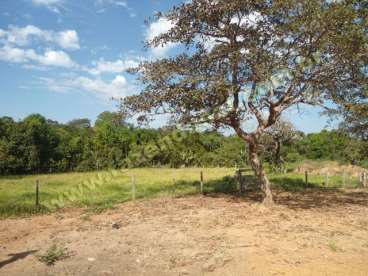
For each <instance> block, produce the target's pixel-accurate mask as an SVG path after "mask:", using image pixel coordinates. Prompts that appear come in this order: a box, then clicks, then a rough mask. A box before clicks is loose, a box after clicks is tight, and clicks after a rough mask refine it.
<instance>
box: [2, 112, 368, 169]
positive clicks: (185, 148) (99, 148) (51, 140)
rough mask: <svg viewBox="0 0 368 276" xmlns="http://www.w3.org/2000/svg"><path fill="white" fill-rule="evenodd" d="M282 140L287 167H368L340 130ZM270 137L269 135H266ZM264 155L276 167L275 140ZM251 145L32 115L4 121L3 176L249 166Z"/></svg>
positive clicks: (109, 121)
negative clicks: (307, 163) (319, 163)
mask: <svg viewBox="0 0 368 276" xmlns="http://www.w3.org/2000/svg"><path fill="white" fill-rule="evenodd" d="M297 134H298V135H296V136H295V138H294V139H287V140H285V141H283V144H282V147H281V149H280V157H281V158H282V160H283V162H296V161H300V160H303V159H312V160H336V161H340V162H343V163H352V164H357V165H362V166H365V167H366V166H368V142H367V141H363V140H359V139H356V138H353V137H350V136H349V135H348V134H346V133H344V132H342V131H339V130H333V131H326V130H323V131H321V132H320V133H314V134H307V135H306V134H304V133H302V132H297ZM266 135H267V134H266ZM263 140H264V141H263V146H262V147H261V149H260V150H261V151H262V152H261V156H262V158H263V159H264V161H266V162H269V163H272V158H273V157H272V155H273V149H274V142H273V141H274V140H273V139H263ZM246 150H247V149H246V145H245V144H244V142H242V140H240V138H238V137H237V136H225V135H222V134H220V133H218V132H216V131H206V132H195V131H184V130H179V129H176V128H174V127H172V128H169V127H167V128H161V129H145V128H138V127H134V126H132V125H130V124H127V123H125V122H124V121H123V120H122V119H121V117H120V116H119V114H118V113H113V112H103V113H101V114H100V115H99V116H98V118H97V120H96V122H95V124H94V125H93V126H92V124H91V122H90V120H88V119H75V120H72V121H70V122H69V123H67V124H61V123H58V122H55V121H52V120H47V119H46V118H44V117H43V116H41V115H39V114H33V115H30V116H28V117H26V118H25V119H23V120H21V121H15V120H13V119H12V118H10V117H1V118H0V174H1V175H10V174H33V173H54V172H70V171H92V170H104V169H112V168H115V169H116V168H122V167H160V166H165V167H173V168H177V167H192V166H205V167H216V166H223V167H229V166H230V167H232V166H244V165H246V163H247V160H246V156H247V155H246Z"/></svg>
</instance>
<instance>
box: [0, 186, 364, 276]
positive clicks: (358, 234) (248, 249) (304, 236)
mask: <svg viewBox="0 0 368 276" xmlns="http://www.w3.org/2000/svg"><path fill="white" fill-rule="evenodd" d="M276 201H277V205H276V207H274V208H272V209H266V208H264V207H263V206H262V205H260V204H259V203H257V201H256V200H255V199H254V198H253V197H252V195H250V196H248V197H242V198H239V197H235V196H229V195H222V194H217V195H207V196H204V197H201V196H193V197H183V198H160V199H153V200H144V201H136V202H129V203H125V204H122V205H120V206H118V207H117V208H115V209H113V210H109V211H107V212H104V213H102V214H85V213H83V211H82V210H69V211H65V212H62V213H57V214H52V215H44V216H36V217H31V218H25V219H7V220H2V221H0V275H156V276H159V275H298V276H299V275H344V276H345V275H368V191H363V190H354V191H353V190H350V191H348V190H347V191H341V190H340V191H339V190H330V191H321V190H313V191H310V192H303V193H293V194H289V193H286V192H281V191H278V192H277V191H276ZM112 225H115V226H118V227H112ZM116 228H118V229H116ZM52 244H57V245H59V246H64V247H66V248H67V250H68V252H69V255H70V256H69V257H68V258H66V259H63V260H61V261H58V262H56V263H55V265H53V266H46V265H45V264H43V263H41V262H40V261H39V260H38V259H37V257H36V256H37V255H39V254H42V253H43V252H45V250H46V249H48V248H49V247H50V246H51V245H52Z"/></svg>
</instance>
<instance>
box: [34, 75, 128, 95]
mask: <svg viewBox="0 0 368 276" xmlns="http://www.w3.org/2000/svg"><path fill="white" fill-rule="evenodd" d="M41 81H42V83H43V84H45V85H46V86H47V88H48V89H49V90H52V91H56V92H73V91H85V92H89V93H93V94H95V95H96V96H97V97H100V98H103V99H111V98H121V97H124V96H127V95H130V94H132V93H133V92H134V91H135V88H134V87H133V86H132V85H130V84H129V82H128V81H127V79H126V78H125V77H124V76H122V75H117V76H116V77H115V78H114V79H112V80H111V81H110V82H108V81H104V80H102V79H100V78H96V79H92V78H88V77H84V76H79V77H71V78H65V79H52V78H42V79H41Z"/></svg>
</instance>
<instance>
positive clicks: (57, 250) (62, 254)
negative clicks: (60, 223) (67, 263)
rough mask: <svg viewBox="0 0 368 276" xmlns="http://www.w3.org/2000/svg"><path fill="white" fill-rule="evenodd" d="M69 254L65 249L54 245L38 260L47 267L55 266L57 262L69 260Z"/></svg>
mask: <svg viewBox="0 0 368 276" xmlns="http://www.w3.org/2000/svg"><path fill="white" fill-rule="evenodd" d="M68 256H69V254H68V253H67V252H66V249H65V248H63V247H58V246H57V245H56V244H53V245H52V246H51V247H50V248H49V249H48V250H47V251H46V252H45V254H43V255H39V256H38V260H39V261H40V262H42V263H44V264H46V265H53V264H55V262H56V261H60V260H63V259H65V258H67V257H68Z"/></svg>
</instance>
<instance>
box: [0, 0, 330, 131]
mask: <svg viewBox="0 0 368 276" xmlns="http://www.w3.org/2000/svg"><path fill="white" fill-rule="evenodd" d="M180 2H181V1H180V0H83V1H76V0H1V1H0V83H1V86H0V116H11V117H13V118H15V119H22V118H24V117H26V116H27V115H29V114H32V113H39V114H41V115H43V116H45V117H46V118H48V119H52V120H56V121H59V122H63V123H65V122H68V121H70V120H72V119H75V118H89V119H91V120H92V121H94V120H95V119H96V117H97V115H98V114H100V113H101V112H103V111H105V110H110V111H116V110H117V102H116V101H113V100H111V98H120V97H124V96H127V95H132V94H134V93H137V92H139V83H138V82H137V81H136V79H135V78H134V76H131V75H129V74H128V73H126V72H125V70H126V69H127V68H130V67H132V66H135V65H137V64H138V63H139V62H140V61H142V60H144V59H148V58H149V59H150V58H160V57H164V56H167V55H169V54H170V53H173V51H175V47H176V46H175V45H172V44H169V45H166V46H165V47H159V48H155V49H146V48H144V41H145V40H147V39H150V38H152V37H154V36H155V35H157V34H160V33H162V32H164V31H165V30H168V29H169V28H170V23H169V22H167V21H166V20H163V19H161V20H159V21H151V22H150V23H149V24H145V23H144V21H145V19H147V18H149V17H152V16H153V15H154V13H155V12H156V11H167V10H168V9H169V8H170V7H172V6H173V5H176V4H179V3H180ZM320 111H321V110H319V109H316V108H307V107H302V108H301V110H300V111H299V112H297V110H296V109H293V110H291V111H289V112H288V113H287V114H286V116H285V117H286V118H287V119H289V120H290V121H291V122H292V123H293V124H294V125H295V127H296V128H297V129H299V130H302V131H304V132H307V133H309V132H317V131H320V130H321V129H323V128H325V127H326V126H327V118H326V117H321V116H320ZM159 125H160V120H157V121H156V122H154V123H153V125H152V126H154V127H155V126H159Z"/></svg>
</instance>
